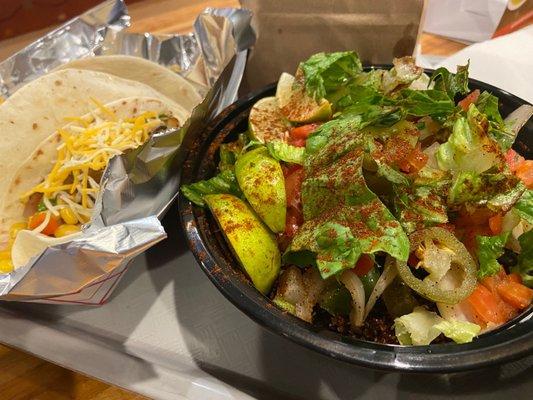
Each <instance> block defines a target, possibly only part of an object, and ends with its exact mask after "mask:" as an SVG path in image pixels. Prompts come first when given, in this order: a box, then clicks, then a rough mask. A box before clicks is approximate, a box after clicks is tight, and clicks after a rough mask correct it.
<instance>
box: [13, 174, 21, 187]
mask: <svg viewBox="0 0 533 400" xmlns="http://www.w3.org/2000/svg"><path fill="white" fill-rule="evenodd" d="M14 184H15V186H17V185H20V176H17V179H15V182H14Z"/></svg>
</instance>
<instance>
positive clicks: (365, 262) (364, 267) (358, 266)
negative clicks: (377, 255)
mask: <svg viewBox="0 0 533 400" xmlns="http://www.w3.org/2000/svg"><path fill="white" fill-rule="evenodd" d="M373 266H374V260H372V257H370V256H369V255H368V254H363V255H361V257H359V260H357V262H356V263H355V267H354V268H352V271H353V272H354V273H355V274H356V275H357V276H365V275H366V274H368V271H370V270H371V269H372V267H373Z"/></svg>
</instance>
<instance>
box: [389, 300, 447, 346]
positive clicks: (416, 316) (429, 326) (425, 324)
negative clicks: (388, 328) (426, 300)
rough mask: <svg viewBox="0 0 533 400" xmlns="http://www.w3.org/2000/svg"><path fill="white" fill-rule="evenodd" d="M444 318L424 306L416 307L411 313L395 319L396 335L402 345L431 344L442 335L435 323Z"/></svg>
mask: <svg viewBox="0 0 533 400" xmlns="http://www.w3.org/2000/svg"><path fill="white" fill-rule="evenodd" d="M442 320H443V319H442V318H441V317H439V316H438V315H437V314H436V313H434V312H431V311H428V310H426V309H425V308H424V307H415V309H414V311H413V312H412V313H410V314H406V315H402V316H401V317H398V318H396V319H395V320H394V330H395V332H396V337H397V338H398V341H399V342H400V344H402V345H409V346H424V345H428V344H430V343H431V342H432V341H433V340H435V339H436V338H437V336H439V335H440V333H441V332H440V330H438V329H437V328H436V327H435V325H437V324H438V323H439V322H441V321H442Z"/></svg>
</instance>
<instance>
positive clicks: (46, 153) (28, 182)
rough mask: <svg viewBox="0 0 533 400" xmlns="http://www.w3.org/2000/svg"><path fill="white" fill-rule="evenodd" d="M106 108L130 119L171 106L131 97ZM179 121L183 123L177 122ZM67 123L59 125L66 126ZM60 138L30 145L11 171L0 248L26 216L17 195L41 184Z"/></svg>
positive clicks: (167, 111) (55, 135) (0, 221)
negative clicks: (15, 224) (23, 158)
mask: <svg viewBox="0 0 533 400" xmlns="http://www.w3.org/2000/svg"><path fill="white" fill-rule="evenodd" d="M106 108H107V109H109V110H111V111H112V112H114V113H115V115H116V116H117V117H118V118H121V119H123V118H132V117H135V116H137V115H140V114H142V113H143V112H145V111H155V112H156V113H158V114H166V115H173V114H172V107H171V106H168V105H167V104H166V103H164V102H163V101H161V100H160V99H156V98H149V97H141V98H138V97H131V98H126V99H122V100H118V101H115V102H113V103H110V104H106ZM90 114H92V115H94V116H100V117H102V118H105V115H102V111H101V110H100V109H96V110H93V111H92V112H91V113H87V114H85V115H83V117H89V116H90ZM180 123H183V122H181V121H180ZM69 125H71V124H67V125H63V126H64V127H68V126H69ZM60 142H61V138H60V136H59V133H57V131H56V132H55V133H53V134H52V135H50V136H49V137H47V138H46V139H45V140H43V141H42V142H41V143H40V144H39V145H37V146H34V151H33V153H32V154H30V156H29V157H28V158H27V159H26V160H25V161H24V162H22V163H21V166H20V168H19V169H18V170H17V171H15V173H14V174H13V176H12V179H11V180H10V182H9V185H8V186H7V189H6V193H5V197H4V204H3V207H2V210H1V214H0V216H1V217H0V248H1V246H2V245H5V244H6V243H7V240H8V238H9V228H10V227H11V225H12V224H14V223H16V222H22V221H25V220H26V218H27V217H28V216H29V215H25V208H26V206H25V204H23V203H22V202H21V201H20V197H21V196H22V195H24V194H25V193H27V192H28V191H30V190H31V189H32V188H33V187H35V186H36V185H38V184H39V183H41V182H42V181H43V180H44V178H45V177H46V176H47V175H48V173H49V172H50V171H51V169H52V167H53V164H54V163H55V161H56V157H57V146H58V145H59V143H60Z"/></svg>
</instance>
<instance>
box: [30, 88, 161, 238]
mask: <svg viewBox="0 0 533 400" xmlns="http://www.w3.org/2000/svg"><path fill="white" fill-rule="evenodd" d="M92 100H93V102H94V103H95V104H96V105H97V107H98V110H99V111H100V115H91V116H90V117H88V118H87V117H84V118H81V117H71V118H68V120H69V121H71V123H70V124H69V125H67V126H66V127H65V128H63V129H60V130H59V131H58V134H59V136H60V138H61V141H60V144H59V145H58V147H57V159H56V161H55V163H54V165H53V167H52V170H51V171H50V173H49V174H48V175H47V176H46V177H45V179H44V181H43V182H41V183H40V184H38V185H37V186H35V187H34V188H32V189H31V190H30V191H29V192H27V193H25V194H24V195H23V196H22V197H21V199H22V201H27V200H28V199H29V197H30V196H31V195H33V194H35V193H40V194H42V196H43V204H44V206H45V207H46V209H47V218H46V224H47V223H48V221H49V220H50V215H51V214H53V215H55V216H57V215H59V211H60V210H61V209H63V208H65V207H68V208H70V209H71V210H72V211H73V212H74V214H75V215H76V217H77V218H78V219H79V220H80V221H88V220H89V219H90V216H91V210H92V208H93V207H94V203H95V200H96V197H97V196H98V192H99V191H100V185H99V183H98V182H97V180H99V179H100V177H101V174H102V173H103V170H104V169H105V168H106V167H107V165H108V164H109V161H110V160H111V158H113V157H114V156H116V155H120V154H122V153H124V152H125V151H127V150H131V149H135V148H137V147H139V146H141V145H142V144H143V143H145V142H146V141H147V140H148V138H149V137H150V134H151V133H152V132H153V131H154V130H155V129H157V128H158V127H160V126H162V125H163V121H162V120H161V119H160V118H159V117H158V115H157V113H156V112H152V111H147V112H144V113H142V114H140V115H138V116H135V117H132V118H126V119H120V118H118V117H117V116H116V115H115V113H114V112H113V111H112V110H110V109H108V108H107V107H105V106H104V105H103V104H101V103H100V102H98V101H96V100H94V99H92ZM56 202H57V204H56ZM46 224H45V222H44V221H43V224H41V225H40V226H38V227H37V228H36V229H35V230H36V231H38V232H40V231H42V230H43V229H44V228H45V227H46Z"/></svg>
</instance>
